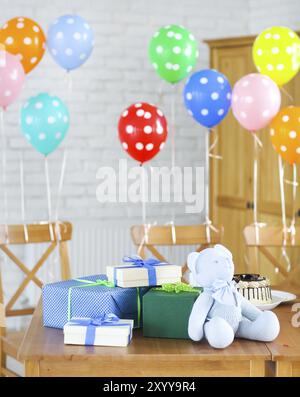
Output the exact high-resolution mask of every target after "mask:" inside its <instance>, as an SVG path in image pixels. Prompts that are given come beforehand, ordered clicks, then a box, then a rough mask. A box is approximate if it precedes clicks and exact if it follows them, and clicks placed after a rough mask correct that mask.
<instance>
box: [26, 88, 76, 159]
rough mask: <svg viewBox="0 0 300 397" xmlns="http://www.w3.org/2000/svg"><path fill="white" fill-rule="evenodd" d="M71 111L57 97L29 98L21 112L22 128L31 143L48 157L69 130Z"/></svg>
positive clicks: (42, 95)
mask: <svg viewBox="0 0 300 397" xmlns="http://www.w3.org/2000/svg"><path fill="white" fill-rule="evenodd" d="M69 118H70V116H69V111H68V108H67V106H66V105H65V104H64V103H63V102H62V100H61V99H59V98H58V97H57V96H54V95H49V94H47V93H41V94H39V95H37V96H35V97H31V98H29V100H28V101H27V102H26V103H25V105H24V106H23V107H22V110H21V128H22V131H23V134H24V135H25V137H26V139H27V140H28V141H29V143H30V144H31V145H32V146H33V147H34V148H35V149H36V150H37V151H38V152H40V153H42V154H44V155H45V156H47V155H48V154H50V153H52V152H53V151H54V150H55V149H56V148H57V147H58V146H59V144H60V143H61V141H62V140H63V139H64V137H65V135H66V133H67V131H68V129H69V124H70V120H69Z"/></svg>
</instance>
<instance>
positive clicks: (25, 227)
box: [20, 153, 28, 243]
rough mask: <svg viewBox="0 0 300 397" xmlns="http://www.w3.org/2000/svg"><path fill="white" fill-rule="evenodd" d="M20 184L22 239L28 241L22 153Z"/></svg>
mask: <svg viewBox="0 0 300 397" xmlns="http://www.w3.org/2000/svg"><path fill="white" fill-rule="evenodd" d="M20 185H21V216H22V222H23V229H24V239H25V242H26V243H28V229H27V225H26V215H25V214H26V213H25V189H24V161H23V154H22V153H21V155H20Z"/></svg>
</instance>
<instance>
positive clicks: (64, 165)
mask: <svg viewBox="0 0 300 397" xmlns="http://www.w3.org/2000/svg"><path fill="white" fill-rule="evenodd" d="M67 158H68V152H67V149H66V148H65V149H64V152H63V158H62V164H61V171H60V178H59V184H58V190H57V199H56V207H55V218H54V219H55V229H56V237H57V238H58V240H61V235H60V228H59V222H58V214H59V204H60V200H61V194H62V189H63V186H64V178H65V171H66V164H67Z"/></svg>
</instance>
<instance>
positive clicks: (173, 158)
mask: <svg viewBox="0 0 300 397" xmlns="http://www.w3.org/2000/svg"><path fill="white" fill-rule="evenodd" d="M173 91H174V92H172V99H171V168H172V171H173V172H175V164H176V144H175V123H176V121H175V98H176V85H175V84H173ZM174 194H175V192H174V190H173V196H174ZM171 216H172V219H171V222H170V224H171V232H172V242H173V244H176V229H175V209H174V205H173V206H172V209H171Z"/></svg>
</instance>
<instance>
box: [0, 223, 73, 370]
mask: <svg viewBox="0 0 300 397" xmlns="http://www.w3.org/2000/svg"><path fill="white" fill-rule="evenodd" d="M56 226H58V227H59V230H58V229H57V233H54V238H53V240H51V233H50V228H52V230H55V224H48V223H47V224H32V225H27V231H28V238H25V233H24V225H8V226H7V225H0V249H1V250H2V251H3V252H4V253H5V254H6V255H7V256H8V258H9V259H10V260H11V261H12V262H14V263H15V265H16V266H17V267H18V268H19V269H20V270H21V271H22V272H23V273H24V275H25V277H24V279H23V281H22V282H21V284H20V285H19V286H18V288H17V290H16V292H15V293H14V294H13V296H12V297H11V298H10V300H9V301H8V302H7V303H6V304H5V305H4V314H5V316H6V317H16V316H24V315H30V314H32V313H33V311H34V309H35V308H33V307H28V308H22V309H15V308H14V306H15V303H16V302H17V300H18V299H19V298H20V296H21V295H22V293H23V292H24V290H25V288H26V287H27V286H28V284H29V283H30V281H32V282H33V283H34V284H36V285H37V286H38V287H39V288H42V286H43V283H42V281H41V280H40V279H39V278H38V277H37V272H38V271H39V269H40V268H41V267H42V265H43V264H44V263H45V261H46V260H47V259H48V257H49V256H50V254H51V253H52V252H53V251H54V250H55V248H56V247H57V244H58V245H59V254H60V263H61V278H62V279H68V278H70V277H71V275H70V265H69V256H68V247H67V241H68V240H70V239H71V237H72V225H71V224H70V223H68V222H65V223H59V224H57V225H56ZM39 243H49V245H48V247H47V248H46V250H45V251H44V253H43V255H42V256H41V258H40V259H39V260H38V261H37V263H36V264H35V265H34V266H33V267H32V269H29V268H28V267H27V266H26V265H25V264H24V263H23V262H22V261H21V260H20V259H19V258H18V257H17V256H16V255H15V254H14V253H13V252H12V251H11V250H10V248H9V245H14V244H39ZM4 287H5V285H3V283H2V279H1V273H0V303H1V302H2V303H3V298H4V293H3V292H4ZM24 333H25V332H24V331H21V332H8V331H6V330H5V328H0V376H17V374H15V373H13V372H12V371H10V370H9V369H8V368H7V367H6V358H7V356H10V357H13V358H14V359H16V360H18V348H19V346H20V344H21V342H22V340H23V337H24Z"/></svg>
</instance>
